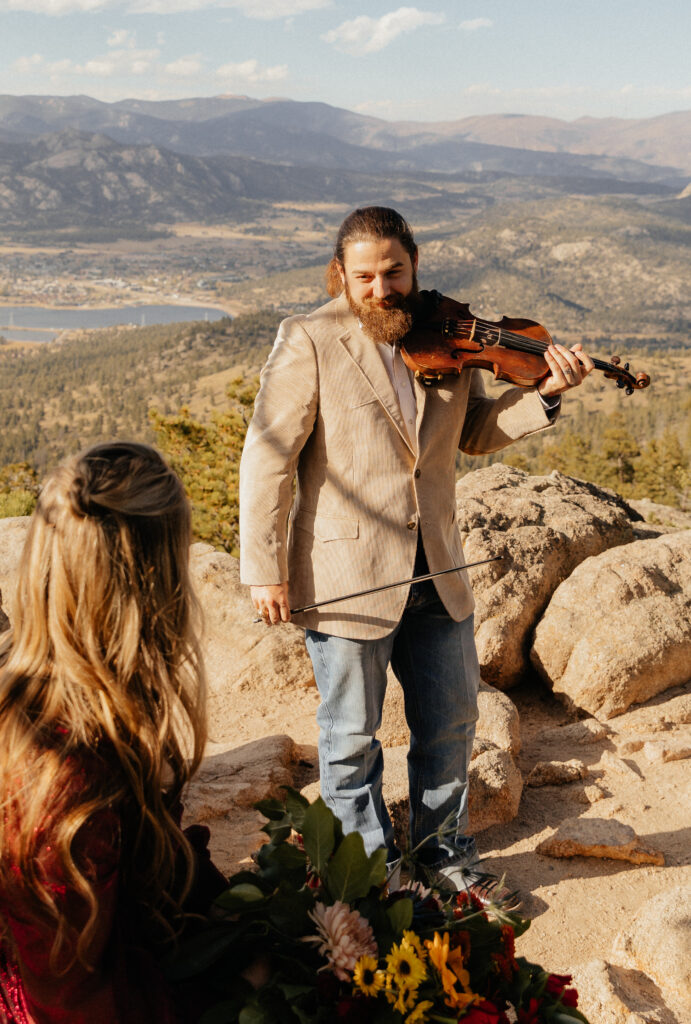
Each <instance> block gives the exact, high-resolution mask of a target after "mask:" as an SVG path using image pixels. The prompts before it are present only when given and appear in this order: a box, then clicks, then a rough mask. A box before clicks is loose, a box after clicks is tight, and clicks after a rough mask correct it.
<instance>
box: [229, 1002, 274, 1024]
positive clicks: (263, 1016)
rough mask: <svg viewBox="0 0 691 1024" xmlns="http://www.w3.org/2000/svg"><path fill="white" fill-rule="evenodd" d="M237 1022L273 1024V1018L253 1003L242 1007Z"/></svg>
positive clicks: (261, 1007) (241, 1023)
mask: <svg viewBox="0 0 691 1024" xmlns="http://www.w3.org/2000/svg"><path fill="white" fill-rule="evenodd" d="M238 1022H239V1024H275V1018H274V1016H273V1014H272V1013H269V1011H268V1010H265V1009H264V1007H263V1006H260V1005H259V1004H258V1003H254V1002H253V1003H250V1004H249V1006H243V1008H242V1009H241V1010H240V1016H239V1017H238Z"/></svg>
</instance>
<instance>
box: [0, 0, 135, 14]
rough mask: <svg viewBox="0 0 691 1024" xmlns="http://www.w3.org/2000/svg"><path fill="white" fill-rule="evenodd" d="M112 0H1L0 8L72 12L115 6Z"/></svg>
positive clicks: (51, 12)
mask: <svg viewBox="0 0 691 1024" xmlns="http://www.w3.org/2000/svg"><path fill="white" fill-rule="evenodd" d="M116 6H120V5H119V4H116V3H115V4H114V3H113V2H112V0H2V2H0V10H2V8H3V7H6V8H7V10H8V11H29V12H31V13H32V14H55V15H60V14H74V13H75V12H82V13H85V12H88V11H102V10H104V9H105V8H106V7H116Z"/></svg>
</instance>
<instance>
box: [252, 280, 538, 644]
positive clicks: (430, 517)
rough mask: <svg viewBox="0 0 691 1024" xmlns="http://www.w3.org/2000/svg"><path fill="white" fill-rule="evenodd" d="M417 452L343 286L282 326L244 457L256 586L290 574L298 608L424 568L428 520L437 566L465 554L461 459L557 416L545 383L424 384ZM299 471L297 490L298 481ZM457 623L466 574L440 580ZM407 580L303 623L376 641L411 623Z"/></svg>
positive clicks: (467, 598) (467, 608)
mask: <svg viewBox="0 0 691 1024" xmlns="http://www.w3.org/2000/svg"><path fill="white" fill-rule="evenodd" d="M415 390H416V398H417V439H416V440H417V446H416V447H417V451H415V450H414V448H415V445H411V443H410V442H409V440H408V435H407V433H406V429H405V426H404V424H403V420H402V417H401V411H400V408H399V404H398V399H397V397H396V394H395V392H394V389H393V386H392V384H391V381H390V379H389V376H388V374H387V372H386V368H385V366H384V363H383V361H382V359H381V356H380V355H379V353H378V351H377V347H376V345H375V344H374V342H372V341H371V339H369V338H368V337H367V336H366V335H365V334H364V333H363V332H362V330H361V329H360V327H359V326H358V321H357V319H356V318H355V317H354V316H353V314H352V313H351V311H350V309H349V307H348V303H347V301H346V299H345V298H344V297H343V296H341V297H339V298H338V299H334V300H333V301H332V302H329V303H327V304H326V305H325V306H322V307H321V308H320V309H317V310H315V311H314V312H313V313H310V314H309V315H308V316H294V317H290V318H289V319H288V320H284V321H283V323H282V324H281V326H280V328H279V331H278V336H277V338H276V343H275V345H274V348H273V350H272V352H271V355H270V356H269V359H268V361H267V363H266V366H265V367H264V369H263V371H262V376H261V387H260V390H259V394H258V395H257V399H256V402H255V410H254V416H253V418H252V421H251V423H250V426H249V430H248V432H247V440H246V442H245V448H244V451H243V455H242V461H241V466H240V552H241V553H240V571H241V578H242V581H243V582H244V583H247V584H254V585H266V584H272V583H280V582H282V581H284V580H288V581H289V592H290V603H291V606H292V607H294V608H295V607H301V606H302V605H305V604H310V603H311V602H312V601H315V600H318V599H319V598H324V599H326V598H329V597H337V596H338V595H339V594H346V593H349V592H352V591H356V590H364V589H365V588H367V587H369V586H374V585H376V584H378V583H389V582H394V581H395V580H398V579H404V578H406V577H408V576H410V575H411V574H412V570H413V564H414V561H415V551H416V546H417V534H418V529H420V528H421V529H422V537H423V541H424V547H425V553H426V555H427V561H428V564H429V568H430V571H431V572H434V571H435V570H438V569H447V568H450V567H451V566H454V565H461V564H462V562H463V550H462V546H461V540H460V535H459V533H458V529H457V527H456V512H455V456H456V451H457V449H458V448H459V447H460V448H462V450H463V451H465V452H470V453H473V454H480V453H484V452H493V451H497V450H499V449H500V448H503V447H504V446H505V445H507V444H510V443H511V441H514V440H516V439H517V438H519V437H523V436H525V435H526V434H530V433H533V432H535V431H537V430H542V429H544V428H545V427H548V426H550V420H549V419H548V417H547V415H546V413H545V411H544V408H543V405H542V403H541V401H540V399H539V397H538V395H537V394H536V392H535V391H533V390H530V391H526V390H524V389H522V388H512V389H510V390H508V391H506V392H504V393H503V394H502V395H501V396H500V397H499V398H497V399H490V398H488V397H487V396H486V394H485V390H484V386H483V383H482V375H481V371H479V370H469V371H468V370H465V371H463V372H462V373H461V375H460V377H454V378H451V377H449V378H447V379H446V380H445V381H444V382H443V384H442V385H441V386H440V387H432V388H426V387H424V386H423V385H421V384H419V383H418V382H417V381H416V382H415ZM294 480H296V489H295V494H294V495H293V481H294ZM436 586H437V590H438V593H439V596H440V597H441V599H442V601H443V602H444V605H445V606H446V608H447V610H448V612H449V614H450V615H451V616H452V617H453V618H454V619H456V620H459V621H460V620H461V619H464V618H466V617H467V616H468V615H470V613H471V612H472V610H473V607H474V602H473V596H472V592H471V589H470V585H469V583H468V579H467V574H466V573H449V575H448V576H442V577H440V578H439V579H438V580H437V581H436ZM406 598H407V588H406V587H400V588H397V589H395V590H389V591H384V592H383V593H379V594H373V595H370V596H368V597H362V598H357V599H355V600H350V601H347V602H339V603H338V604H333V605H329V606H327V607H325V608H323V609H315V610H314V611H311V612H306V613H303V614H302V615H300V616H296V617H295V620H294V621H295V622H297V623H298V625H301V626H305V627H307V628H310V629H318V630H320V631H322V632H325V633H331V634H334V635H336V636H343V637H351V638H358V639H376V638H378V637H381V636H385V635H386V634H387V633H390V632H391V631H392V630H393V629H394V628H395V626H396V623H397V622H398V621H399V619H400V617H401V615H402V613H403V609H404V607H405V602H406Z"/></svg>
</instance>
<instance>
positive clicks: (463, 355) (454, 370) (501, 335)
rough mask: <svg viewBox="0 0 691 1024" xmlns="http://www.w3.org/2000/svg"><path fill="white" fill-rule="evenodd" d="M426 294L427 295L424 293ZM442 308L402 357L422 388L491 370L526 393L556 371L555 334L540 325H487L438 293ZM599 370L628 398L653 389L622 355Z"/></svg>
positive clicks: (413, 334)
mask: <svg viewBox="0 0 691 1024" xmlns="http://www.w3.org/2000/svg"><path fill="white" fill-rule="evenodd" d="M423 294H424V293H423ZM431 298H432V299H433V301H435V302H436V307H435V308H434V309H433V310H432V311H431V313H430V314H429V315H427V316H424V317H422V318H421V319H420V321H419V322H418V323H415V324H414V325H413V327H412V328H411V330H410V331H409V332H408V334H406V336H405V337H404V338H403V339H402V341H401V355H402V356H403V360H404V362H405V364H406V366H408V368H409V369H410V370H412V371H413V373H414V374H415V376H416V377H417V379H418V380H420V381H421V383H422V384H425V385H426V386H428V387H431V386H433V385H435V384H438V383H439V382H440V381H442V380H443V379H444V377H446V376H448V375H450V374H451V375H454V376H458V375H459V374H460V372H461V370H463V369H465V368H466V367H479V368H480V369H482V370H491V371H492V372H493V373H494V376H495V377H496V379H497V380H505V381H508V382H509V383H511V384H517V385H518V386H519V387H522V388H531V387H535V386H536V385H537V384H539V383H540V381H541V380H543V379H544V378H545V377H547V376H548V375H549V373H550V372H551V371H550V369H549V366H548V365H547V361H546V360H545V357H544V353H545V350H546V349H547V348H549V346H550V345H551V344H552V338H551V337H550V335H549V332H548V331H547V330H546V329H545V328H544V327H543V326H542V325H541V324H538V323H536V322H535V321H534V320H522V319H517V318H513V317H507V316H504V317H502V318H501V320H483V319H481V318H480V317H476V316H473V314H472V313H471V312H470V307H469V306H468V304H467V303H465V302H456V300H455V299H450V298H447V297H446V296H442V295H440V294H439V292H432V293H431ZM593 363H594V364H595V369H597V370H601V371H602V372H603V373H604V375H605V377H609V378H611V379H613V380H616V382H617V387H618V388H624V389H625V390H626V394H627V395H632V394H633V392H634V391H640V390H641V389H642V388H647V387H648V385H649V384H650V377H649V376H648V374H647V373H637V374H636V376H635V377H634V376H633V374H632V373H629V364H628V363H624V365H623V366H621V359H620V358H619V356H612V357H611V359H610V361H609V362H608V363H607V362H604V361H603V360H602V359H593Z"/></svg>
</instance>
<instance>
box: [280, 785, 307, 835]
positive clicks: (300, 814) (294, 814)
mask: <svg viewBox="0 0 691 1024" xmlns="http://www.w3.org/2000/svg"><path fill="white" fill-rule="evenodd" d="M283 789H284V790H285V794H286V813H287V815H288V817H289V818H290V820H291V822H292V825H293V828H294V829H295V831H296V832H300V833H301V832H302V829H303V826H304V823H305V812H306V810H307V808H308V807H309V805H310V802H309V800H307V799H306V798H305V797H304V796H303V795H302V793H299V792H298V791H297V789H292V788H291V787H290V786H283Z"/></svg>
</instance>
